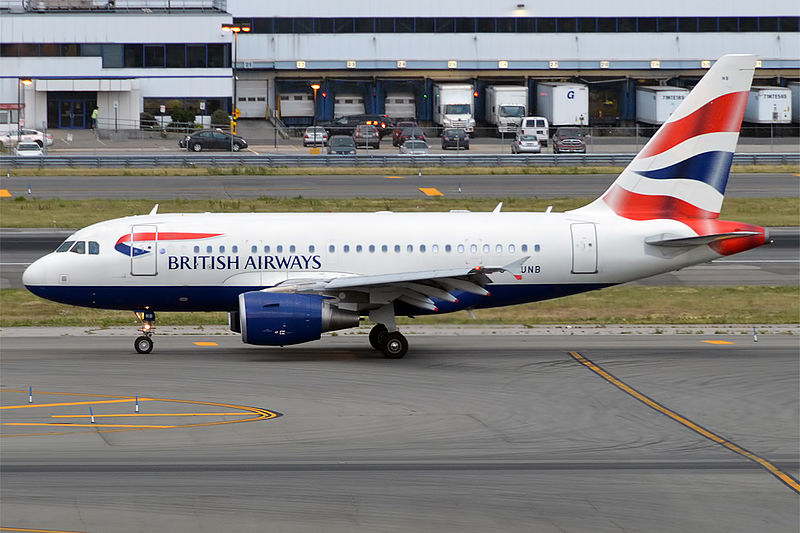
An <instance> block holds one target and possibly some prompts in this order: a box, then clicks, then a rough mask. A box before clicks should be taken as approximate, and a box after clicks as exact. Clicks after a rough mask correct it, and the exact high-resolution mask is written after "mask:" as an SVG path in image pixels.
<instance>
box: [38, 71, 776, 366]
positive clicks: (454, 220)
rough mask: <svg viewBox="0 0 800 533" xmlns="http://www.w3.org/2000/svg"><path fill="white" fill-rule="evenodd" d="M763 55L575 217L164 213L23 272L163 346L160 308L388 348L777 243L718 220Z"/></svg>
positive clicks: (106, 227)
mask: <svg viewBox="0 0 800 533" xmlns="http://www.w3.org/2000/svg"><path fill="white" fill-rule="evenodd" d="M754 68H755V58H754V57H753V56H751V55H728V56H724V57H722V58H720V59H719V61H717V62H716V64H715V65H714V66H713V67H712V68H711V69H710V70H709V71H708V72H707V73H706V75H705V76H704V77H703V79H702V80H701V81H700V83H698V85H697V86H696V87H695V88H694V90H693V91H692V92H691V93H690V94H689V95H688V96H687V97H686V99H685V100H684V101H683V103H682V104H681V105H680V107H679V108H678V109H677V110H676V111H675V113H674V114H673V115H672V116H671V117H670V118H669V120H668V121H667V122H666V123H665V124H664V125H663V126H662V127H661V128H660V129H659V130H658V132H657V133H656V134H655V135H654V136H653V138H652V139H650V141H649V142H648V143H647V145H646V146H645V147H644V148H643V149H642V151H641V152H640V153H639V154H638V155H637V156H636V158H635V159H634V160H633V161H632V162H631V163H630V165H628V167H627V168H626V169H625V170H624V171H623V172H622V174H620V176H619V177H618V178H617V179H616V181H615V182H614V183H613V184H612V185H611V187H610V188H609V189H608V190H607V191H606V192H605V193H604V194H603V195H602V196H601V197H600V198H598V199H597V200H595V201H594V202H592V203H590V204H589V205H587V206H584V207H581V208H579V209H576V210H573V211H567V212H565V213H553V212H545V213H503V212H501V211H500V206H498V209H495V211H493V212H491V213H470V212H449V213H424V214H418V213H390V212H379V213H298V214H262V213H244V214H208V213H204V214H162V213H157V212H156V209H154V210H153V212H152V213H150V214H149V215H145V216H133V217H126V218H120V219H116V220H110V221H107V222H101V223H99V224H94V225H92V226H89V227H87V228H84V229H82V230H79V231H77V232H76V233H75V234H73V235H72V236H70V237H69V239H67V240H66V241H65V242H64V243H63V244H62V245H61V246H60V247H59V248H58V249H57V250H56V251H55V252H53V253H51V254H49V255H47V256H45V257H43V258H41V259H39V260H38V261H36V262H35V263H33V264H32V265H31V266H30V267H28V269H27V270H26V271H25V274H24V276H23V281H24V284H25V286H26V287H27V288H28V290H30V291H31V292H33V293H34V294H37V295H39V296H41V297H43V298H47V299H50V300H54V301H57V302H63V303H67V304H72V305H79V306H86V307H97V308H103V309H126V310H133V311H135V312H137V313H138V314H139V316H140V317H141V318H142V319H143V321H144V322H143V327H142V335H141V336H139V337H138V338H137V339H136V341H135V343H134V346H135V348H136V350H137V351H138V352H140V353H148V352H150V351H151V350H152V348H153V341H152V336H151V325H152V321H153V320H155V313H156V312H158V311H226V312H228V314H229V322H230V327H231V329H232V330H233V331H236V332H241V335H242V340H243V341H244V342H245V343H248V344H257V345H269V346H283V345H289V344H298V343H303V342H308V341H312V340H316V339H319V338H320V335H321V334H322V332H325V331H333V330H339V329H345V328H351V327H355V326H357V325H358V323H359V319H360V317H363V316H367V317H369V318H370V319H371V320H372V321H374V322H375V323H376V324H377V325H376V326H375V327H373V329H372V331H371V332H370V335H369V341H370V343H371V344H372V346H373V347H374V348H375V349H376V350H380V351H382V352H383V354H384V355H385V356H386V357H389V358H399V357H403V356H404V355H405V353H406V351H407V349H408V343H407V341H406V339H405V337H404V336H403V335H402V334H401V333H400V332H399V331H398V330H397V327H396V325H395V316H401V315H426V314H437V313H450V312H453V311H459V310H470V309H479V308H486V307H500V306H506V305H514V304H520V303H525V302H535V301H539V300H546V299H549V298H557V297H560V296H566V295H570V294H576V293H580V292H585V291H591V290H595V289H601V288H603V287H608V286H611V285H617V284H620V283H625V282H627V281H631V280H635V279H640V278H644V277H648V276H652V275H655V274H660V273H663V272H669V271H672V270H676V269H679V268H684V267H687V266H690V265H695V264H698V263H704V262H707V261H710V260H712V259H715V258H718V257H720V256H723V255H730V254H734V253H737V252H742V251H744V250H748V249H750V248H754V247H756V246H760V245H762V244H764V243H765V242H766V241H767V235H766V231H765V229H764V228H762V227H758V226H753V225H750V224H744V223H740V222H729V221H724V220H719V219H718V216H719V212H720V209H721V207H722V200H723V195H724V193H725V185H726V183H727V180H728V174H729V172H730V165H731V161H732V159H733V152H734V149H735V147H736V141H737V139H738V135H739V129H740V127H741V122H742V116H743V114H744V108H745V105H746V103H747V95H748V91H749V89H750V84H751V81H752V78H753V72H754Z"/></svg>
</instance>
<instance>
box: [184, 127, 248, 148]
mask: <svg viewBox="0 0 800 533" xmlns="http://www.w3.org/2000/svg"><path fill="white" fill-rule="evenodd" d="M178 146H180V147H181V148H188V149H189V150H191V151H193V152H200V151H202V150H232V151H234V152H238V151H239V150H242V149H244V148H247V141H245V140H244V138H243V137H239V136H238V135H231V134H230V133H226V132H224V131H215V130H208V131H198V132H197V133H192V134H191V135H187V136H186V137H184V138H183V139H181V140H180V141H178Z"/></svg>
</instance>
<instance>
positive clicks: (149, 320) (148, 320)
mask: <svg viewBox="0 0 800 533" xmlns="http://www.w3.org/2000/svg"><path fill="white" fill-rule="evenodd" d="M136 318H138V319H139V320H141V321H142V329H141V332H142V334H141V335H140V336H138V337H136V340H135V341H133V347H134V348H135V349H136V352H137V353H141V354H146V353H150V352H152V351H153V339H152V338H151V337H152V336H153V322H155V321H156V313H155V311H149V310H148V311H141V312H136Z"/></svg>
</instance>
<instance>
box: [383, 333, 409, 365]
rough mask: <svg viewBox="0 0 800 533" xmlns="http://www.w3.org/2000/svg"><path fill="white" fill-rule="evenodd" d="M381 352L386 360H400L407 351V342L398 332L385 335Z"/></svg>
mask: <svg viewBox="0 0 800 533" xmlns="http://www.w3.org/2000/svg"><path fill="white" fill-rule="evenodd" d="M381 351H382V352H383V355H384V357H386V358H387V359H400V358H401V357H403V356H404V355H405V354H406V352H407V351H408V341H407V340H406V338H405V337H404V336H403V334H402V333H400V332H399V331H393V332H391V333H387V334H386V336H385V337H384V338H383V348H382V350H381Z"/></svg>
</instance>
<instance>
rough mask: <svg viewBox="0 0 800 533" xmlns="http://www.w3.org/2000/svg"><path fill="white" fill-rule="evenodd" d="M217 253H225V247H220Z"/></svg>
mask: <svg viewBox="0 0 800 533" xmlns="http://www.w3.org/2000/svg"><path fill="white" fill-rule="evenodd" d="M219 253H221V254H224V253H225V247H224V246H220V247H219Z"/></svg>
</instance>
